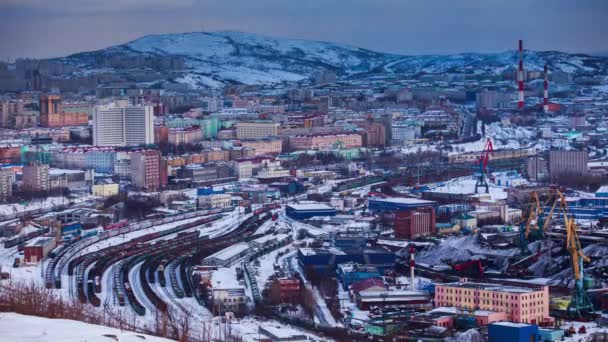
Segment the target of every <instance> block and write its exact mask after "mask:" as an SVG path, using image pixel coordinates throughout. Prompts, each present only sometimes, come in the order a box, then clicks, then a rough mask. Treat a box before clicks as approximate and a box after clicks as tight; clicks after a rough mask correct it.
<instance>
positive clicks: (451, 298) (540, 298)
mask: <svg viewBox="0 0 608 342" xmlns="http://www.w3.org/2000/svg"><path fill="white" fill-rule="evenodd" d="M435 305H436V306H452V307H458V308H467V309H471V310H478V309H481V310H488V311H495V312H505V313H507V317H508V319H509V321H512V322H517V323H532V324H539V323H542V322H546V321H547V320H549V319H550V317H549V287H547V286H542V287H539V288H525V287H513V286H502V285H496V284H485V283H474V282H457V283H447V284H436V285H435Z"/></svg>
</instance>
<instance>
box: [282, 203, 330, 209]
mask: <svg viewBox="0 0 608 342" xmlns="http://www.w3.org/2000/svg"><path fill="white" fill-rule="evenodd" d="M287 206H288V207H290V208H293V209H294V210H333V209H334V208H332V207H331V206H329V205H327V204H323V203H292V204H288V205H287Z"/></svg>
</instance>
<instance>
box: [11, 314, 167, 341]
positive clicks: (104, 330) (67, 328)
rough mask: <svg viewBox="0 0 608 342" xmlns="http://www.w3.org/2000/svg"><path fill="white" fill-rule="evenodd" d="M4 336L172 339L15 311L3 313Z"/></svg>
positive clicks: (27, 338) (16, 338)
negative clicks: (27, 314) (21, 313)
mask: <svg viewBox="0 0 608 342" xmlns="http://www.w3.org/2000/svg"><path fill="white" fill-rule="evenodd" d="M104 335H113V336H104ZM0 336H1V340H2V341H12V342H21V341H27V342H48V341H54V342H68V341H69V342H73V341H87V342H97V341H99V342H108V341H121V342H129V341H137V342H142V341H149V342H163V341H171V340H168V339H164V338H160V337H154V336H149V335H143V334H138V333H134V332H130V331H121V330H119V329H115V328H108V327H104V326H101V325H95V324H88V323H83V322H78V321H72V320H67V319H49V318H43V317H36V316H26V315H20V314H16V313H12V312H5V313H0Z"/></svg>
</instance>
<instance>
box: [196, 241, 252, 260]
mask: <svg viewBox="0 0 608 342" xmlns="http://www.w3.org/2000/svg"><path fill="white" fill-rule="evenodd" d="M247 249H249V245H248V244H246V243H245V242H241V243H237V244H236V245H232V246H230V247H226V248H224V249H222V250H221V251H219V252H216V253H214V254H212V255H210V256H208V257H207V258H206V259H210V258H215V259H219V260H228V259H230V258H232V257H234V256H235V255H238V254H239V253H242V252H244V251H246V250H247Z"/></svg>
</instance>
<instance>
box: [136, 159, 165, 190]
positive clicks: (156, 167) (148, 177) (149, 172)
mask: <svg viewBox="0 0 608 342" xmlns="http://www.w3.org/2000/svg"><path fill="white" fill-rule="evenodd" d="M131 182H132V184H133V185H134V186H135V187H136V188H137V189H142V190H149V191H156V190H158V189H160V188H163V187H165V186H167V162H166V161H165V160H164V159H163V156H162V154H161V153H160V151H156V150H145V151H139V152H133V154H132V155H131Z"/></svg>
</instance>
